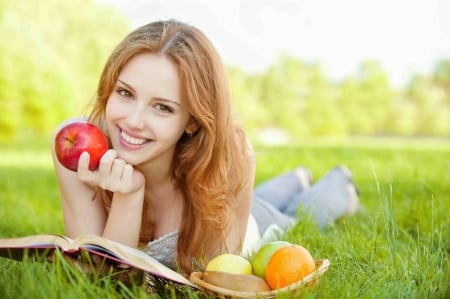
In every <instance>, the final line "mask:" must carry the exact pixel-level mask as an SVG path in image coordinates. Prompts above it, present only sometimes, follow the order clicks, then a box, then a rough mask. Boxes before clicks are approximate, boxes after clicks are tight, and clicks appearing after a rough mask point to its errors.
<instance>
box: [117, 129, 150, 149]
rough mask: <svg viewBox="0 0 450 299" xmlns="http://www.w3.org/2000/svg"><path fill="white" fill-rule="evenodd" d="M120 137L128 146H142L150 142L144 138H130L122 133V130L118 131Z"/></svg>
mask: <svg viewBox="0 0 450 299" xmlns="http://www.w3.org/2000/svg"><path fill="white" fill-rule="evenodd" d="M120 137H121V138H122V140H123V141H125V142H126V143H128V144H130V145H142V144H144V143H146V142H149V141H150V140H148V139H145V138H139V137H133V136H130V135H128V134H127V133H125V131H123V130H121V131H120Z"/></svg>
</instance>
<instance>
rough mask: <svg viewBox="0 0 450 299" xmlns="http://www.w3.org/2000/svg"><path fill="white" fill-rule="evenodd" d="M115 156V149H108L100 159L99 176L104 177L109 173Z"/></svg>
mask: <svg viewBox="0 0 450 299" xmlns="http://www.w3.org/2000/svg"><path fill="white" fill-rule="evenodd" d="M116 158H117V152H116V151H115V150H108V151H106V153H105V154H104V155H103V156H102V158H101V159H100V164H99V166H98V171H99V172H100V176H102V177H104V178H106V177H108V176H109V174H110V173H111V169H112V166H113V163H114V161H115V159H116Z"/></svg>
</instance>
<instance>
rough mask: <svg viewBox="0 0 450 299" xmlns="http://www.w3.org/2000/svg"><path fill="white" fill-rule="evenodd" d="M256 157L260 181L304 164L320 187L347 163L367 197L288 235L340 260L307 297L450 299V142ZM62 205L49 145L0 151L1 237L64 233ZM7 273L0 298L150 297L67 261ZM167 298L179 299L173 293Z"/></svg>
mask: <svg viewBox="0 0 450 299" xmlns="http://www.w3.org/2000/svg"><path fill="white" fill-rule="evenodd" d="M255 150H256V155H257V161H258V168H257V177H256V183H259V182H261V181H263V180H264V179H266V178H270V177H271V176H274V175H276V174H279V173H282V172H284V171H288V170H290V169H292V168H294V167H295V166H297V165H304V166H307V167H309V168H310V169H311V170H312V172H313V175H314V178H315V179H318V178H320V177H321V176H322V175H324V174H325V173H326V172H327V171H328V170H329V169H331V168H332V167H333V166H335V165H340V164H345V165H347V166H348V167H349V168H350V169H351V170H352V171H353V175H354V180H355V182H356V183H357V185H358V187H359V190H360V193H361V203H362V205H363V210H362V211H361V212H360V213H358V214H357V215H356V216H354V217H352V218H348V219H343V220H341V221H339V222H337V223H336V224H334V225H332V226H329V227H327V228H325V229H318V228H317V227H315V226H314V225H312V224H311V223H310V222H308V221H304V222H300V223H299V224H298V225H296V226H295V227H294V228H293V229H292V230H290V231H287V232H286V234H285V235H284V236H283V238H284V239H286V240H288V241H291V242H294V243H298V244H301V245H303V246H304V247H306V248H308V249H309V250H310V252H311V253H312V255H313V256H314V257H316V258H328V259H329V260H330V261H331V266H330V269H329V270H328V271H327V272H326V273H325V275H324V277H323V278H322V279H321V281H320V284H319V285H318V286H317V287H316V288H315V289H313V290H312V291H310V292H307V293H305V294H303V296H298V297H304V298H449V297H450V288H449V285H450V264H449V262H448V256H449V252H450V232H449V231H450V227H449V224H450V221H449V217H448V212H449V211H450V198H449V197H450V195H449V194H450V159H449V157H450V141H448V140H430V139H421V140H418V139H410V140H398V139H387V138H385V139H381V138H377V139H355V138H353V139H349V140H337V141H326V142H325V141H320V140H308V141H307V142H306V141H305V142H302V143H299V144H295V145H290V146H279V147H269V146H262V145H255ZM58 197H59V194H58V188H57V185H56V180H55V176H54V174H53V170H52V166H51V158H50V155H49V145H48V142H47V141H46V139H45V138H44V140H42V139H41V140H39V141H34V140H33V141H31V140H22V141H20V142H14V143H9V144H7V143H0V204H1V208H0V237H15V236H23V235H28V234H37V233H48V232H52V233H63V220H62V217H61V212H60V204H59V199H58ZM0 268H1V269H2V271H1V272H0V298H92V297H95V298H97V297H99V298H103V297H113V298H144V297H147V295H146V294H145V293H144V291H143V290H142V289H141V288H139V287H137V286H131V287H125V286H124V285H122V284H120V283H117V282H115V281H113V280H111V279H109V278H108V277H94V278H88V277H86V276H85V275H83V274H82V273H80V272H78V271H77V270H76V269H72V268H70V267H68V266H67V265H66V264H65V263H64V261H62V260H61V261H57V262H56V263H53V264H47V263H45V264H43V263H33V262H30V261H25V262H22V263H18V262H15V261H11V260H8V259H3V258H0ZM171 294H172V295H171ZM168 296H172V297H175V295H173V293H172V290H166V293H165V297H168ZM184 296H185V297H190V298H197V297H198V296H197V295H196V294H195V293H190V292H187V293H186V294H185V295H184ZM151 297H155V298H158V296H157V295H152V296H151ZM280 297H282V298H290V296H288V295H286V294H282V296H280Z"/></svg>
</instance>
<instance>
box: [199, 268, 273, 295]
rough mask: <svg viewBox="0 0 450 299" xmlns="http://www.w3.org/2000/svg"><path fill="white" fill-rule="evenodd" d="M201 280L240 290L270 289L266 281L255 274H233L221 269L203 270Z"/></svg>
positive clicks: (261, 290) (264, 290)
mask: <svg viewBox="0 0 450 299" xmlns="http://www.w3.org/2000/svg"><path fill="white" fill-rule="evenodd" d="M203 280H204V281H205V282H207V283H209V284H212V285H215V286H217V287H221V288H225V289H228V290H233V291H240V292H267V291H270V287H269V285H268V284H267V283H266V281H265V280H264V279H262V278H260V277H258V276H256V275H249V274H234V273H227V272H222V271H205V272H204V273H203Z"/></svg>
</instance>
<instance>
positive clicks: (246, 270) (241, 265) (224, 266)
mask: <svg viewBox="0 0 450 299" xmlns="http://www.w3.org/2000/svg"><path fill="white" fill-rule="evenodd" d="M205 271H222V272H227V273H234V274H252V273H253V271H252V265H251V264H250V262H249V261H248V260H247V259H246V258H244V257H242V256H240V255H237V254H232V253H223V254H220V255H218V256H216V257H214V258H213V259H211V260H210V261H209V262H208V264H207V265H206V268H205Z"/></svg>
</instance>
